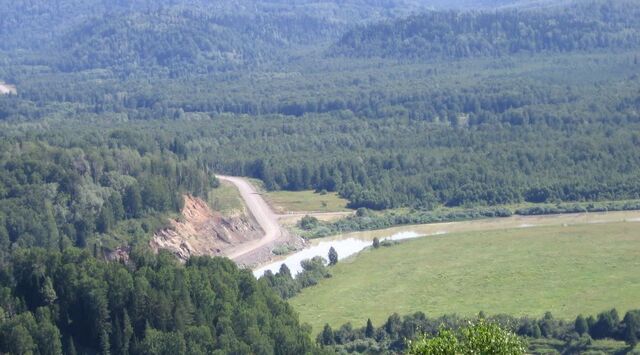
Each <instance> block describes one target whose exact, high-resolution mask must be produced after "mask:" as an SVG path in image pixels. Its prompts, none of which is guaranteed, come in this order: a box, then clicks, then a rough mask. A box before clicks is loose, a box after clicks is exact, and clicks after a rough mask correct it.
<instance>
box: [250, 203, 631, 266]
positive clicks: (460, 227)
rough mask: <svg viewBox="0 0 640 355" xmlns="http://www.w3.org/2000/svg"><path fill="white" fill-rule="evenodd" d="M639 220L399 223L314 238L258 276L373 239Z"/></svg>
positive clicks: (627, 216)
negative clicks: (303, 247) (375, 228)
mask: <svg viewBox="0 0 640 355" xmlns="http://www.w3.org/2000/svg"><path fill="white" fill-rule="evenodd" d="M623 221H626V222H636V223H638V222H640V211H625V212H602V213H573V214H563V215H548V216H512V217H506V218H491V219H483V220H474V221H463V222H449V223H433V224H421V225H410V226H398V227H392V228H388V229H383V230H377V231H363V232H353V233H348V234H343V235H338V236H334V237H328V238H322V239H315V240H312V241H311V243H310V245H309V246H308V247H306V248H305V249H303V250H301V251H298V252H296V253H294V254H291V255H288V256H286V257H284V258H281V259H279V260H276V261H274V262H271V263H269V264H267V265H264V266H261V267H258V268H256V269H254V271H253V274H254V275H255V276H256V277H260V276H262V275H264V272H265V271H266V270H271V271H272V272H273V273H276V272H278V270H279V269H280V265H282V264H286V265H287V267H289V270H291V273H292V274H293V275H296V274H298V273H299V272H300V271H301V270H302V267H301V266H300V262H301V261H302V260H305V259H311V258H313V257H315V256H322V257H323V258H325V259H327V258H328V254H329V248H331V247H334V248H335V249H336V251H337V252H338V259H339V260H341V259H344V258H348V257H350V256H352V255H354V254H357V253H358V252H360V251H362V250H364V249H365V248H367V247H369V246H371V245H372V242H373V239H374V238H376V237H377V238H378V239H380V241H383V240H406V239H413V238H420V237H427V236H437V235H442V234H447V233H460V232H471V231H472V232H482V231H490V230H500V229H517V228H530V227H541V226H567V225H574V224H589V223H608V222H623Z"/></svg>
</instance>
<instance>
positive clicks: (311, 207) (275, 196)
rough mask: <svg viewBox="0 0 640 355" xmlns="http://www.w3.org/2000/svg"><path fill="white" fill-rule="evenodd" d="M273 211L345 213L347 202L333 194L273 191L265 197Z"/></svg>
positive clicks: (310, 191)
mask: <svg viewBox="0 0 640 355" xmlns="http://www.w3.org/2000/svg"><path fill="white" fill-rule="evenodd" d="M265 197H266V199H267V200H268V201H269V202H270V203H271V205H272V206H273V207H274V209H275V210H276V211H278V212H280V213H283V212H345V211H350V210H349V209H348V208H347V203H348V201H347V200H345V199H343V198H341V197H340V196H338V194H337V193H335V192H328V193H326V194H321V193H317V192H314V191H312V190H308V191H273V192H268V193H266V195H265Z"/></svg>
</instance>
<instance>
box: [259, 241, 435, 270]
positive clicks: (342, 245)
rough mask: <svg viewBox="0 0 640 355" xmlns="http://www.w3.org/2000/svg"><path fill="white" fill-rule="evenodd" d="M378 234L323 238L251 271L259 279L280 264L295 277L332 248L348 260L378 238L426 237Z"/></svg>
mask: <svg viewBox="0 0 640 355" xmlns="http://www.w3.org/2000/svg"><path fill="white" fill-rule="evenodd" d="M444 233H446V232H444V231H442V232H436V233H432V234H431V235H433V234H444ZM379 234H380V233H375V232H370V233H365V232H360V233H350V234H347V235H343V236H337V237H331V238H323V239H320V240H317V241H314V242H312V244H311V246H309V247H307V248H305V249H303V250H301V251H299V252H296V253H294V254H291V255H289V256H287V257H286V258H285V259H283V260H278V261H276V262H273V263H271V264H268V265H265V266H263V267H260V268H258V269H256V270H254V271H253V274H254V276H255V277H260V276H262V275H264V272H265V271H267V270H271V271H272V272H273V273H277V272H278V270H280V266H281V265H282V264H286V265H287V267H288V268H289V270H291V274H292V275H294V276H295V275H297V274H298V273H300V272H301V271H302V266H300V262H301V261H303V260H306V259H311V258H313V257H316V256H322V257H323V258H325V259H327V258H328V255H329V249H330V248H331V247H334V248H335V249H336V252H337V253H338V260H342V259H345V258H348V257H350V256H352V255H354V254H357V253H358V252H360V251H362V250H364V249H366V248H367V247H370V246H372V244H373V238H375V237H378V238H379V239H380V241H381V242H382V241H385V240H393V241H398V240H406V239H413V238H420V237H424V236H426V234H420V233H418V232H415V231H411V230H409V231H403V232H397V233H394V234H390V235H387V236H382V237H381V236H379Z"/></svg>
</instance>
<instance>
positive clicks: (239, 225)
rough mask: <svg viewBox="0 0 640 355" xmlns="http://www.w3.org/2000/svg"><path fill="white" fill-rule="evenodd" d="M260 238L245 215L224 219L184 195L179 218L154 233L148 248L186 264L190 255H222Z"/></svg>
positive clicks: (252, 222)
mask: <svg viewBox="0 0 640 355" xmlns="http://www.w3.org/2000/svg"><path fill="white" fill-rule="evenodd" d="M261 235H262V230H260V227H258V225H257V223H255V221H254V220H253V218H251V217H248V216H247V214H240V215H237V216H231V217H225V216H223V215H222V214H220V213H219V212H215V211H213V210H211V208H209V206H208V205H207V203H206V202H204V201H203V200H201V199H199V198H196V197H193V196H185V197H184V207H183V209H182V212H181V217H180V218H179V219H177V220H174V219H172V220H170V226H169V227H168V228H166V229H163V230H160V231H158V232H156V234H155V235H154V236H153V238H152V239H151V242H150V245H151V248H152V249H153V250H154V251H156V252H157V251H158V250H160V249H166V250H169V251H171V252H172V253H174V254H175V255H176V256H177V257H178V258H180V259H181V260H184V261H186V260H188V259H189V257H191V256H199V255H209V256H220V255H224V251H225V250H226V249H228V248H230V247H233V246H235V245H238V244H240V243H243V242H246V241H249V240H253V239H258V238H260V236H261Z"/></svg>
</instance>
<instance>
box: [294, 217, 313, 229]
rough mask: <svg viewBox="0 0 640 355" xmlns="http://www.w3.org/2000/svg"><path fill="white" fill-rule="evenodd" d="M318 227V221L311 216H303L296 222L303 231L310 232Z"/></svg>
mask: <svg viewBox="0 0 640 355" xmlns="http://www.w3.org/2000/svg"><path fill="white" fill-rule="evenodd" d="M317 225H318V219H317V218H316V217H313V216H309V215H307V216H304V217H302V219H300V221H299V222H298V226H299V227H300V228H301V229H303V230H311V229H313V228H315V227H316V226H317Z"/></svg>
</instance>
